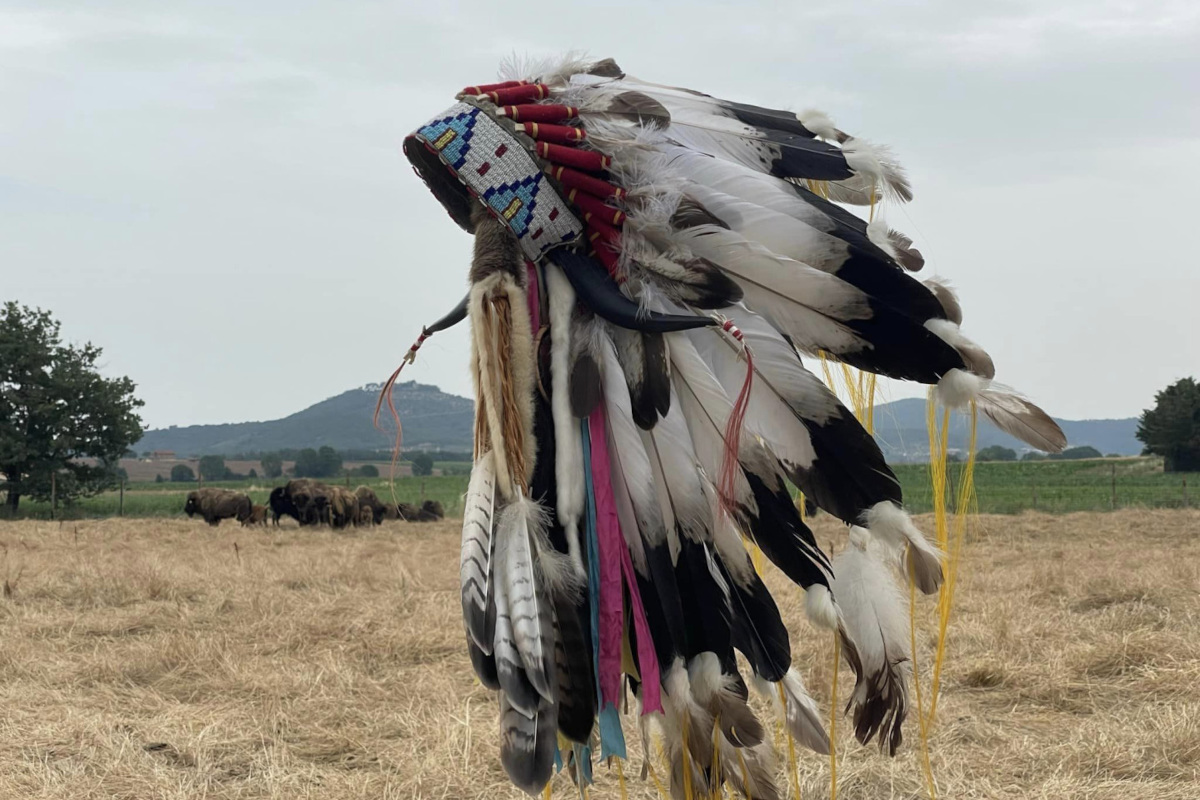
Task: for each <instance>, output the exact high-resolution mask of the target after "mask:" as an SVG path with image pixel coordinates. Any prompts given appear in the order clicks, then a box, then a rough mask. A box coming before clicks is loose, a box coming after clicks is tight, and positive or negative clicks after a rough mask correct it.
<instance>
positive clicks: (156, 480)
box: [154, 472, 164, 483]
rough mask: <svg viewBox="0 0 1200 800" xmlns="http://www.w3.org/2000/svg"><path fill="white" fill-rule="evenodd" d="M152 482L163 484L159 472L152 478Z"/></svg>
mask: <svg viewBox="0 0 1200 800" xmlns="http://www.w3.org/2000/svg"><path fill="white" fill-rule="evenodd" d="M154 482H155V483H163V482H164V481H163V476H162V473H161V472H160V473H158V474H157V475H155V476H154Z"/></svg>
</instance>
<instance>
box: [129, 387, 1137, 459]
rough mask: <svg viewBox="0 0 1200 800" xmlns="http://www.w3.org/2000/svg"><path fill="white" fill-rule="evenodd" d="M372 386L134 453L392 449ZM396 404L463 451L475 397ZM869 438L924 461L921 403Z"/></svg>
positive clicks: (983, 424)
mask: <svg viewBox="0 0 1200 800" xmlns="http://www.w3.org/2000/svg"><path fill="white" fill-rule="evenodd" d="M378 392H379V387H378V386H377V385H374V384H368V385H367V386H364V387H362V388H359V389H351V390H350V391H347V392H343V393H341V394H339V395H337V396H336V397H331V398H329V399H328V400H323V401H321V402H320V403H317V404H316V405H313V406H310V407H308V408H306V409H304V410H303V411H298V412H296V413H295V414H292V415H291V416H288V417H284V418H283V419H277V420H271V421H269V422H237V423H231V424H228V425H191V426H188V427H183V428H178V427H176V428H165V429H160V430H153V431H148V432H147V433H146V436H145V437H144V438H143V439H142V441H140V442H138V444H137V445H136V446H135V447H134V449H135V450H137V451H139V452H140V451H145V450H173V451H175V453H176V454H178V455H180V456H191V455H208V454H220V455H227V456H228V455H233V454H234V453H252V452H268V451H273V450H283V449H289V448H301V447H320V446H322V445H328V446H330V447H333V448H335V449H338V450H349V449H362V450H381V449H389V448H390V447H391V446H392V439H393V433H392V431H393V430H394V429H393V428H392V421H391V417H390V415H387V414H385V415H384V417H385V418H382V419H381V423H382V424H383V426H384V430H385V431H386V432H384V433H381V432H380V431H377V430H376V429H375V428H374V426H373V425H372V424H371V415H372V413H373V412H374V410H375V398H376V397H377V395H378ZM395 398H396V408H397V410H398V411H399V412H400V419H401V421H402V422H403V424H404V446H405V449H410V448H411V449H440V450H458V451H468V450H470V449H471V430H472V423H473V420H474V413H475V404H474V401H473V400H471V399H469V398H466V397H459V396H457V395H452V394H446V393H445V392H443V391H441V390H440V389H438V388H437V387H436V386H428V385H426V384H421V383H417V382H415V381H410V382H408V383H402V384H397V385H396V390H395ZM1058 422H1059V424H1060V425H1062V427H1063V430H1064V431H1066V434H1067V440H1068V441H1069V442H1070V443H1071V445H1072V446H1076V445H1091V446H1092V447H1095V448H1096V449H1097V450H1099V451H1100V452H1102V453H1106V454H1108V453H1116V454H1118V455H1137V454H1138V453H1140V452H1141V451H1142V446H1141V443H1140V442H1138V441H1137V439H1136V438H1135V436H1134V432H1135V431H1136V430H1137V420H1136V419H1134V418H1133V417H1130V418H1128V419H1099V420H1064V419H1060V420H1058ZM875 427H876V438H877V439H878V440H879V443H880V446H881V447H882V448H883V451H884V454H885V455H886V456H887V458H888V460H890V461H895V462H903V461H927V460H928V458H929V436H928V434H927V433H926V430H925V401H924V400H920V399H907V400H896V401H895V402H892V403H885V404H883V405H880V406H877V407H876V409H875ZM968 439H969V431H968V426H967V419H966V417H964V416H963V415H960V414H955V415H954V416H953V417H952V420H951V425H950V449H951V450H965V449H966V447H967V443H968ZM990 445H1002V446H1004V447H1011V448H1012V449H1014V450H1016V451H1017V452H1023V451H1025V450H1028V449H1029V448H1028V447H1027V446H1026V445H1024V444H1023V443H1022V442H1019V441H1018V440H1016V439H1014V438H1013V437H1011V436H1009V435H1008V434H1006V433H1004V432H1002V431H1000V430H998V429H997V428H995V427H993V426H992V425H991V424H990V423H988V422H987V421H985V420H981V421H980V424H979V443H978V446H979V447H980V448H984V447H988V446H990Z"/></svg>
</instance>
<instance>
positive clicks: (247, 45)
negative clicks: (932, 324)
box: [0, 0, 1200, 427]
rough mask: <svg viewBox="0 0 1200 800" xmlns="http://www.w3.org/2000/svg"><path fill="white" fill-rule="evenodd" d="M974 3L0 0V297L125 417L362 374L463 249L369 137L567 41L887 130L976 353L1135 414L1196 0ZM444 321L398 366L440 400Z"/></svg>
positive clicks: (1167, 338)
mask: <svg viewBox="0 0 1200 800" xmlns="http://www.w3.org/2000/svg"><path fill="white" fill-rule="evenodd" d="M85 5H86V8H85ZM976 5H978V7H982V6H983V5H984V4H982V3H981V4H968V3H963V2H960V1H959V0H944V1H943V2H930V3H920V4H916V5H915V6H914V5H913V4H905V6H906V7H904V8H900V7H899V4H893V3H885V2H847V0H803V2H794V3H755V2H745V0H742V1H741V2H737V3H734V2H724V3H707V2H697V0H689V2H686V3H683V2H663V1H662V0H657V2H653V3H651V2H645V0H640V1H639V2H608V3H605V4H603V5H598V6H595V7H591V8H589V9H588V10H582V9H581V10H577V11H576V10H570V8H571V4H565V3H564V4H561V5H559V6H555V5H554V4H547V3H544V2H539V3H518V2H502V3H501V2H462V3H455V2H439V3H434V4H426V5H424V6H423V7H420V6H419V4H417V3H413V2H359V1H357V0H355V1H351V0H341V2H337V3H332V2H320V3H316V2H304V1H302V0H287V1H286V2H284V1H283V0H255V2H253V3H246V2H212V1H211V0H208V1H206V2H182V1H181V0H171V2H162V1H161V0H145V1H144V2H139V1H138V0H106V2H105V3H103V4H100V3H95V4H82V3H78V2H71V3H67V2H53V1H52V0H33V1H30V2H22V0H4V2H3V3H2V4H0V297H3V298H4V299H16V300H18V301H20V302H22V303H26V304H29V305H35V306H41V307H43V308H46V309H49V310H51V311H52V312H53V313H54V314H55V315H56V316H58V318H59V319H61V320H62V322H63V327H64V331H65V333H66V335H67V336H68V337H69V338H70V339H73V340H91V341H92V342H94V343H96V344H98V345H100V346H102V347H103V348H104V350H105V365H104V368H105V371H106V372H108V373H110V374H127V375H129V376H131V377H132V378H133V379H134V380H135V381H136V382H137V384H138V386H139V390H138V391H139V394H140V395H141V397H142V398H143V399H144V400H145V401H146V407H145V409H144V418H145V421H146V422H147V423H148V424H149V425H151V426H154V427H158V426H165V425H170V424H179V425H184V424H193V423H207V422H227V421H241V420H253V419H271V418H275V417H279V416H283V415H286V414H288V413H291V412H293V411H296V410H299V409H300V408H303V407H305V406H307V405H309V404H310V403H312V402H315V401H318V400H321V399H323V398H325V397H328V396H331V395H333V394H337V393H339V392H341V391H343V390H345V389H347V388H350V387H352V386H355V385H359V384H362V383H365V382H368V381H375V380H382V379H384V378H385V377H386V376H387V375H388V374H389V372H390V371H391V370H392V368H393V367H394V366H395V364H396V363H397V362H398V359H399V358H400V357H401V356H402V355H403V353H404V352H405V350H407V348H408V346H409V344H410V343H411V342H412V340H413V338H414V337H415V335H416V334H417V333H418V332H419V331H420V328H421V324H422V323H425V322H430V321H432V320H433V319H434V318H436V317H438V316H441V314H442V313H443V312H444V311H446V310H448V309H449V308H450V307H451V306H452V305H453V304H454V303H455V302H456V301H457V300H458V299H459V298H460V297H461V296H462V293H463V291H464V288H465V274H466V268H467V263H468V258H469V250H470V241H469V237H468V236H467V235H466V234H464V233H462V232H461V231H460V230H459V229H458V228H457V227H456V226H455V225H454V224H453V223H452V222H451V221H450V219H449V218H448V217H447V216H446V214H445V213H444V212H443V211H442V209H441V207H440V206H439V205H438V204H437V202H436V201H435V200H434V199H433V198H432V196H431V195H429V194H428V192H427V190H426V189H425V188H424V186H423V185H422V184H421V182H420V181H419V180H418V179H417V178H416V177H415V176H414V175H413V174H412V171H411V169H410V168H409V167H408V164H407V162H406V160H405V159H404V157H403V154H402V153H401V150H400V143H401V140H402V139H403V137H404V135H405V134H406V133H408V132H409V131H410V130H412V129H413V128H415V127H416V126H417V125H419V124H421V123H422V122H424V121H425V120H426V119H427V118H428V117H430V116H432V115H433V114H434V113H436V112H438V111H440V110H442V109H443V108H445V107H446V106H448V105H449V104H450V103H451V102H452V101H453V95H454V93H455V91H457V90H458V89H459V88H461V87H462V86H464V85H467V84H472V83H481V82H486V81H487V80H489V79H490V78H491V77H492V76H494V75H495V73H496V68H497V65H498V63H499V61H500V59H501V58H502V57H504V56H505V55H508V54H510V53H513V52H516V53H519V54H531V55H553V54H555V53H557V52H559V51H560V50H563V49H566V48H571V47H575V48H580V49H585V50H587V51H588V52H589V53H590V54H591V55H593V56H596V57H603V56H612V57H614V58H616V59H617V61H618V63H620V64H621V65H622V66H623V67H624V68H625V69H626V70H628V71H629V72H630V73H632V74H634V75H637V76H638V77H642V78H645V79H648V80H653V81H656V82H662V83H673V84H676V85H684V86H687V87H689V88H695V89H699V90H702V91H707V92H709V93H712V94H716V95H718V96H723V97H728V98H730V99H737V100H744V101H748V102H755V103H759V104H764V105H772V106H776V107H787V108H793V109H803V108H809V107H818V108H821V109H823V110H825V111H827V112H828V113H829V114H830V115H831V116H832V117H833V119H834V120H835V121H836V122H837V123H838V124H839V126H840V127H842V128H843V129H845V130H848V131H852V132H854V133H857V134H859V135H862V136H864V137H866V138H869V139H872V140H875V141H879V142H883V143H887V144H890V145H892V146H893V148H894V149H895V151H896V152H897V153H898V155H899V156H900V159H901V161H902V162H903V163H904V164H905V166H906V167H907V168H908V170H909V173H910V175H911V178H912V180H913V183H914V186H915V190H916V199H915V201H914V202H913V203H911V204H909V205H908V206H906V207H904V208H894V209H891V210H890V211H889V212H888V221H889V223H890V224H892V225H893V226H894V227H897V228H899V229H901V230H904V231H905V232H907V233H909V234H910V235H912V236H913V237H914V238H915V239H916V241H917V243H918V244H919V246H920V247H921V249H922V250H923V251H924V252H925V254H926V257H927V259H928V266H927V267H926V271H927V272H928V273H936V274H939V275H941V276H944V277H946V278H949V279H950V280H951V281H952V282H953V283H954V285H955V286H956V287H957V288H958V290H959V292H960V295H961V297H962V301H963V305H964V307H965V316H966V319H965V323H964V329H965V331H966V333H967V334H968V335H970V336H972V337H973V338H975V339H976V340H977V341H979V342H981V343H982V344H983V345H984V346H985V347H987V349H988V350H989V351H990V352H991V353H992V355H993V357H994V358H995V361H996V364H997V369H998V378H999V379H1000V380H1002V381H1004V382H1006V383H1008V384H1010V385H1013V386H1016V387H1018V388H1020V389H1021V390H1023V391H1024V392H1026V393H1027V394H1028V395H1030V396H1031V397H1033V398H1034V399H1036V400H1037V401H1038V402H1040V403H1041V404H1042V405H1043V406H1044V407H1045V408H1046V409H1047V410H1049V411H1050V412H1051V413H1053V414H1054V415H1056V416H1062V417H1068V418H1081V417H1118V416H1128V415H1132V414H1135V413H1137V412H1138V411H1139V410H1140V409H1142V408H1144V407H1146V406H1147V405H1148V404H1150V403H1151V402H1152V399H1153V395H1154V392H1155V391H1157V390H1158V389H1160V388H1162V387H1163V386H1164V385H1166V384H1167V383H1168V382H1171V381H1173V380H1175V379H1177V378H1180V377H1183V376H1186V375H1189V374H1192V375H1195V374H1197V373H1200V258H1198V257H1197V256H1196V254H1195V252H1194V249H1193V248H1194V247H1195V241H1196V225H1197V211H1198V210H1200V208H1198V206H1200V201H1198V200H1197V197H1196V194H1197V187H1198V186H1200V102H1197V99H1198V98H1200V55H1198V54H1200V3H1197V2H1195V0H1181V1H1180V2H1154V1H1153V0H1140V1H1139V2H1080V1H1079V0H1055V2H1043V3H1031V2H1003V3H989V4H987V6H989V7H990V10H989V11H987V12H982V11H974V10H968V9H969V8H974V7H976ZM468 37H474V38H468ZM465 328H466V326H465V325H463V326H460V328H458V329H455V330H453V331H451V332H448V333H444V334H441V335H439V336H437V337H435V338H434V339H433V340H432V341H430V342H429V343H428V344H427V345H426V347H425V349H424V350H423V351H422V354H421V358H420V359H419V360H418V361H417V363H416V365H415V366H414V367H409V368H407V369H406V374H407V377H408V378H411V379H416V380H419V381H421V382H423V383H433V384H437V385H440V386H441V387H443V388H444V389H446V390H448V391H452V392H456V393H460V394H469V392H470V382H469V379H468V375H467V369H466V359H467V349H466V331H465ZM911 394H914V392H913V390H912V389H911V388H909V387H900V386H893V387H891V388H890V389H889V397H893V398H894V397H900V396H907V395H911Z"/></svg>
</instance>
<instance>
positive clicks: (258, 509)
mask: <svg viewBox="0 0 1200 800" xmlns="http://www.w3.org/2000/svg"><path fill="white" fill-rule="evenodd" d="M247 525H262V526H263V527H264V528H265V527H266V526H267V507H266V506H250V516H248V517H246V518H245V519H244V520H242V527H243V528H244V527H246V526H247Z"/></svg>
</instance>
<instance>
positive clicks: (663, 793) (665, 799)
mask: <svg viewBox="0 0 1200 800" xmlns="http://www.w3.org/2000/svg"><path fill="white" fill-rule="evenodd" d="M658 756H659V758H661V759H662V760H663V763H669V760H668V759H667V754H666V752H665V751H664V750H663V746H662V740H661V739H660V740H659V741H658ZM646 772H648V773H650V780H652V781H654V788H655V789H658V796H659V797H661V798H662V800H671V798H670V795H668V794H667V790H666V789H665V788H664V787H663V785H662V782H661V781H659V779H658V773H657V772H655V771H654V761H653V760H652V759H651V758H650V757H649V754H647V757H646Z"/></svg>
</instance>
